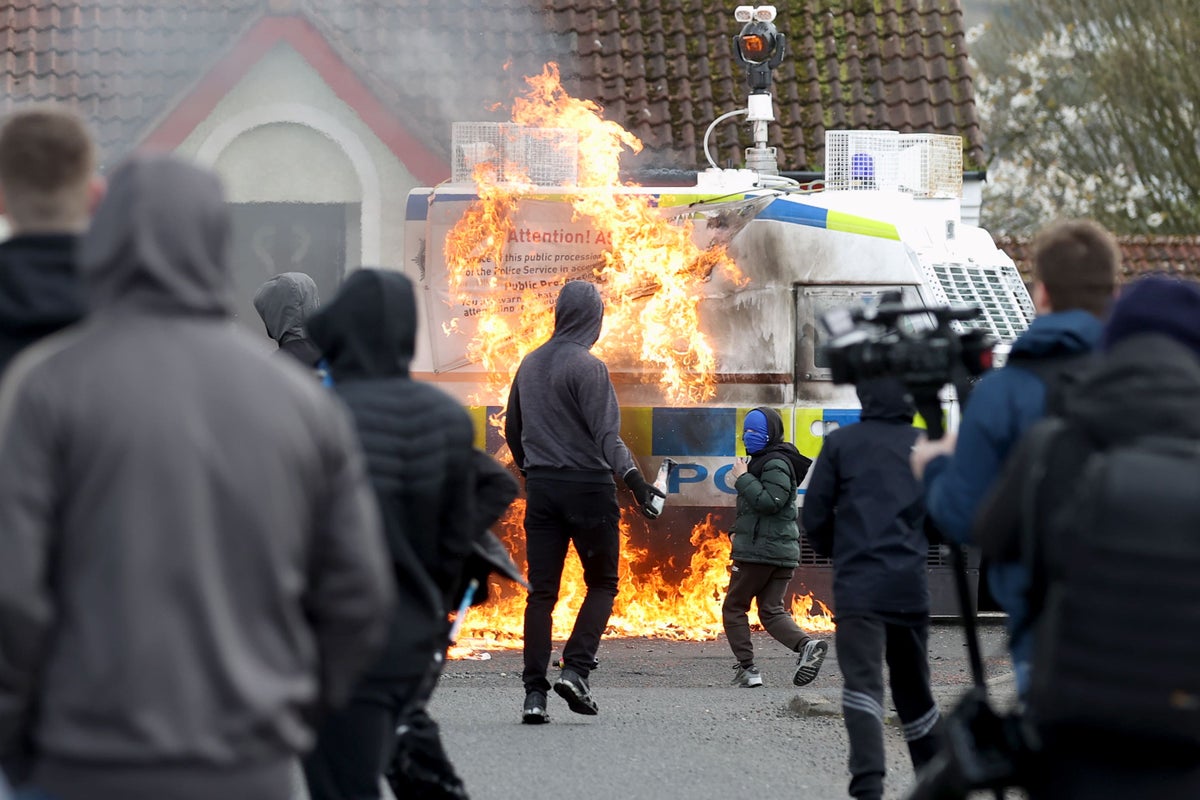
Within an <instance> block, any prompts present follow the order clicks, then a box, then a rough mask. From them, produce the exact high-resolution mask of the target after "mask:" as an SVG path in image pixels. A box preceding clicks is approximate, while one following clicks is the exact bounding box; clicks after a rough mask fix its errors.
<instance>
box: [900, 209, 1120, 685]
mask: <svg viewBox="0 0 1200 800" xmlns="http://www.w3.org/2000/svg"><path fill="white" fill-rule="evenodd" d="M1120 264H1121V251H1120V249H1119V247H1118V245H1117V242H1116V240H1115V239H1114V238H1113V236H1112V234H1111V233H1109V232H1108V231H1107V230H1105V229H1104V228H1103V227H1102V226H1100V225H1099V224H1097V223H1095V222H1093V221H1090V220H1071V221H1066V222H1059V223H1055V224H1053V225H1051V226H1049V227H1048V228H1046V229H1044V230H1043V231H1042V232H1041V233H1039V234H1038V236H1037V238H1036V239H1035V240H1034V245H1033V270H1034V278H1035V282H1034V285H1033V304H1034V307H1035V309H1036V311H1037V314H1038V316H1037V318H1036V319H1035V320H1034V321H1033V322H1032V323H1031V324H1030V326H1029V328H1028V329H1026V331H1025V332H1024V333H1023V334H1021V336H1019V337H1018V338H1017V340H1016V341H1015V342H1013V345H1012V349H1011V351H1010V353H1009V358H1008V363H1007V364H1006V365H1005V366H1004V368H1003V369H999V370H996V371H993V372H990V373H988V374H986V375H984V376H983V378H982V379H981V380H980V381H979V383H978V384H977V385H976V387H975V389H974V391H973V392H972V393H971V396H970V400H969V402H968V403H967V405H966V407H965V408H964V409H963V415H962V420H961V422H960V424H959V426H958V431H957V436H956V435H955V434H953V433H951V434H947V435H946V436H945V437H943V438H942V439H939V440H937V441H922V442H918V443H917V445H916V446H915V447H914V448H913V452H912V456H911V464H912V469H913V474H915V475H916V476H917V477H918V478H921V479H923V480H924V484H925V504H926V507H927V509H928V511H929V515H930V516H931V517H932V519H933V522H934V524H935V525H936V527H937V528H938V529H939V530H940V531H941V533H942V535H943V536H945V537H946V538H948V539H950V540H953V541H955V542H958V543H960V544H970V543H971V531H972V527H973V525H974V523H975V516H976V513H977V511H978V509H979V508H980V506H981V504H982V502H983V500H984V498H985V496H986V495H987V492H988V490H989V489H990V488H991V486H992V484H993V483H994V482H995V480H996V479H997V478H998V477H999V475H1000V472H1001V470H1002V468H1003V466H1004V462H1005V460H1006V459H1007V458H1008V455H1009V453H1010V452H1011V451H1012V449H1013V447H1014V446H1015V445H1016V443H1017V442H1018V441H1019V440H1020V439H1021V437H1022V435H1023V434H1024V433H1025V432H1026V431H1027V430H1028V429H1029V428H1030V427H1032V426H1033V424H1034V423H1035V422H1037V421H1038V420H1039V419H1041V418H1042V416H1043V415H1044V414H1045V413H1046V401H1047V383H1048V381H1049V382H1053V381H1054V378H1053V376H1054V374H1055V372H1056V369H1058V370H1060V371H1062V372H1065V371H1066V370H1067V368H1068V365H1069V364H1070V363H1071V362H1072V361H1074V362H1075V363H1080V359H1081V358H1082V357H1084V356H1086V355H1087V354H1088V353H1090V352H1091V351H1092V350H1094V349H1095V348H1096V346H1097V345H1098V344H1099V342H1100V336H1101V331H1102V326H1103V323H1102V321H1101V320H1102V319H1103V318H1104V317H1105V315H1106V314H1107V312H1108V309H1109V306H1110V305H1111V303H1112V300H1113V296H1114V294H1115V292H1116V285H1117V273H1118V270H1119V268H1120ZM1051 388H1053V387H1051ZM1028 577H1029V576H1028V574H1027V572H1026V570H1025V568H1024V566H1023V565H1021V564H1019V563H1006V562H995V563H991V564H990V565H989V566H988V569H987V579H988V585H989V586H990V587H991V592H992V596H993V597H994V598H995V600H996V602H997V603H998V604H999V605H1000V607H1001V609H1002V610H1003V611H1005V612H1006V613H1007V614H1008V631H1009V651H1010V653H1011V655H1012V659H1013V669H1014V672H1015V675H1016V681H1017V691H1018V693H1019V694H1021V695H1024V692H1025V690H1026V689H1027V688H1028V684H1029V680H1028V679H1029V664H1030V660H1031V658H1032V647H1033V642H1032V637H1031V635H1030V631H1029V628H1028V609H1027V608H1026V603H1025V599H1024V598H1025V593H1026V588H1027V586H1028V582H1029V581H1028Z"/></svg>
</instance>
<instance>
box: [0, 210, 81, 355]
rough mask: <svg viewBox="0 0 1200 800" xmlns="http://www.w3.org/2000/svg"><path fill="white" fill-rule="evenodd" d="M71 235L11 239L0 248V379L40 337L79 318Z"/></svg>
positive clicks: (78, 288)
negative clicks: (21, 352)
mask: <svg viewBox="0 0 1200 800" xmlns="http://www.w3.org/2000/svg"><path fill="white" fill-rule="evenodd" d="M78 242H79V237H78V236H75V235H74V234H67V233H61V234H31V235H24V236H14V237H13V238H11V239H9V240H8V241H6V242H4V243H2V244H0V374H3V373H4V370H5V368H6V367H7V366H8V362H9V361H11V360H12V359H13V357H14V356H16V354H17V353H18V352H20V351H21V350H23V349H24V348H25V347H27V346H28V345H30V344H33V343H34V342H36V341H37V340H38V339H41V338H42V337H43V336H48V335H50V334H51V333H54V332H55V331H57V330H59V329H60V328H65V327H66V326H67V325H70V324H71V323H73V322H75V321H76V320H78V319H79V318H80V317H82V316H83V311H84V303H83V284H82V282H81V281H80V280H79V277H78V275H77V272H76V269H75V251H76V248H77V246H78Z"/></svg>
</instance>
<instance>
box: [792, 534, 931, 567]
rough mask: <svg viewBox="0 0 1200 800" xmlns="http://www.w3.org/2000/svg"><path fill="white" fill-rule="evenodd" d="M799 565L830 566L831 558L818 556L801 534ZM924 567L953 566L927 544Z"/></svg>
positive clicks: (831, 564) (831, 563)
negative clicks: (927, 549) (927, 550)
mask: <svg viewBox="0 0 1200 800" xmlns="http://www.w3.org/2000/svg"><path fill="white" fill-rule="evenodd" d="M800 566H802V567H832V566H833V559H831V558H827V557H826V556H819V555H817V552H816V551H815V550H813V549H812V547H811V546H810V545H809V543H808V540H807V539H806V538H804V537H803V536H801V537H800ZM925 566H926V567H950V566H953V564H952V562H951V561H950V559H949V557H947V556H945V555H943V554H942V549H941V548H940V547H939V546H938V545H936V544H931V545H929V552H928V553H926V554H925Z"/></svg>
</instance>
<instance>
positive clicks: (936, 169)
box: [897, 133, 963, 198]
mask: <svg viewBox="0 0 1200 800" xmlns="http://www.w3.org/2000/svg"><path fill="white" fill-rule="evenodd" d="M899 159H900V164H899V169H898V176H897V177H898V180H899V183H900V189H901V190H903V191H906V192H911V193H912V194H913V195H914V196H916V197H942V198H953V197H962V185H963V158H962V137H961V136H949V135H946V134H941V133H904V134H901V135H900V152H899Z"/></svg>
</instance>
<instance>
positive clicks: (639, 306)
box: [444, 64, 741, 404]
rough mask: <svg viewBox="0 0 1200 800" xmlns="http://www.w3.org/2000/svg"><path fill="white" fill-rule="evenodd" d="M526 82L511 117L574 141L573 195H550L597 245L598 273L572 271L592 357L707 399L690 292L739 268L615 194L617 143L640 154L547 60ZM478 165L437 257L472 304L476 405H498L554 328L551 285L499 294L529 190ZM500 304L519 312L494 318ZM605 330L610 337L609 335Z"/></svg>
mask: <svg viewBox="0 0 1200 800" xmlns="http://www.w3.org/2000/svg"><path fill="white" fill-rule="evenodd" d="M526 82H527V83H528V84H529V87H530V89H529V92H528V93H527V94H526V95H525V96H524V97H520V98H517V99H516V101H515V102H514V104H513V121H514V122H515V123H517V124H518V125H521V126H527V127H529V128H535V127H536V128H554V129H567V130H571V131H574V132H575V134H576V135H577V137H578V152H577V154H575V153H572V156H575V155H577V162H576V166H577V188H573V189H570V190H569V192H568V193H567V194H566V195H559V196H558V197H559V199H560V200H561V201H562V202H566V203H570V206H571V208H572V209H573V216H572V221H573V222H574V223H577V227H578V228H580V229H583V228H587V229H588V230H589V233H590V234H594V241H597V242H600V243H602V245H603V250H602V252H600V253H599V254H597V259H596V261H597V263H598V266H596V267H594V268H593V269H591V270H590V275H584V276H581V277H588V278H590V279H591V280H593V281H595V282H596V283H597V284H598V285H599V287H600V290H601V293H602V295H603V296H604V300H605V318H604V329H603V330H602V331H601V335H600V340H599V342H597V344H596V347H595V352H596V354H597V355H598V356H600V357H601V358H603V359H605V360H606V361H609V362H610V363H612V362H614V361H615V362H617V363H620V364H622V365H625V366H629V367H633V366H635V365H641V368H642V369H645V370H647V371H648V372H649V373H651V374H654V375H655V376H656V378H657V381H658V383H659V385H660V387H661V388H662V390H663V393H664V396H665V398H666V400H667V401H668V402H671V403H675V404H682V403H698V402H702V401H704V400H707V399H710V398H711V397H713V395H714V394H715V392H716V380H715V374H716V357H715V354H714V352H713V349H712V347H711V346H710V345H709V343H708V341H707V339H706V337H705V336H704V334H703V333H702V332H701V330H700V315H699V302H700V299H701V297H700V288H701V286H702V284H703V283H704V282H705V281H706V280H708V278H709V276H710V275H711V274H712V272H713V270H715V269H720V270H722V271H723V273H724V274H726V275H728V277H729V278H730V279H731V280H734V281H739V280H741V274H740V272H738V269H737V267H736V266H735V265H734V263H733V260H732V259H731V258H730V257H729V255H728V253H727V252H726V251H725V248H724V247H722V246H718V247H713V248H710V249H708V250H704V249H701V248H700V247H699V246H698V245H697V244H696V243H695V242H694V241H693V238H692V237H693V224H692V222H691V220H689V219H686V218H685V219H683V220H672V219H671V218H670V217H668V216H667V215H665V214H664V213H663V212H662V211H660V210H659V209H658V208H657V207H656V200H655V199H654V197H653V196H652V195H650V194H646V193H637V192H633V191H628V190H627V189H625V190H623V189H622V188H621V186H620V170H619V162H620V156H621V153H622V151H623V150H624V149H626V148H628V149H630V150H632V151H633V152H635V153H636V152H638V151H640V150H641V148H642V144H641V142H640V141H639V140H638V138H637V137H636V136H634V135H633V134H631V133H629V132H628V131H626V130H625V129H624V128H622V127H621V126H620V125H618V124H617V123H615V122H612V121H609V120H605V119H603V118H602V117H601V115H600V107H599V106H597V105H596V104H595V103H593V102H591V101H588V100H580V99H577V98H572V97H570V96H569V95H568V94H567V93H566V91H565V90H564V89H563V88H562V85H561V82H560V80H559V72H558V66H557V65H555V64H548V65H547V66H546V68H545V70H544V71H543V72H542V74H541V75H537V76H534V77H530V78H526ZM487 166H489V165H482V167H481V168H476V170H475V172H474V178H475V182H476V190H477V194H478V195H479V200H478V202H476V203H473V204H472V206H471V208H469V209H468V211H467V212H466V213H465V214H464V215H463V216H462V217H461V218H460V219H459V220H458V222H457V223H456V224H455V225H454V227H453V229H452V230H451V231H450V233H449V235H448V236H447V238H446V243H445V250H444V254H445V259H446V267H447V270H448V272H449V275H450V292H451V296H452V297H453V299H454V300H455V301H457V302H460V303H464V304H465V303H468V302H470V303H473V304H474V305H475V308H476V309H478V313H477V314H476V315H475V318H476V319H477V327H476V330H475V332H474V335H473V338H472V339H471V341H470V342H469V343H468V345H467V357H468V359H470V360H471V361H472V362H474V363H476V364H480V365H482V366H483V367H485V368H486V369H487V371H488V374H489V376H491V379H490V385H489V390H490V392H491V393H492V395H493V396H492V397H491V398H477V399H479V400H480V401H487V400H489V399H490V400H491V402H498V403H501V404H502V403H503V402H504V400H505V398H506V397H507V394H508V388H509V386H510V385H511V380H512V376H513V375H514V374H515V373H516V369H517V366H518V365H519V364H520V362H521V359H522V358H523V357H524V356H525V355H526V354H527V353H528V352H529V351H530V350H532V349H533V348H535V347H537V346H538V345H540V344H541V343H542V342H544V341H546V339H548V338H549V337H550V334H551V333H552V332H553V330H554V315H553V302H554V299H555V296H556V294H557V287H558V285H559V284H558V281H557V280H551V281H549V284H550V286H548V287H542V289H541V291H537V290H533V289H525V290H524V291H523V293H522V294H521V295H520V301H519V303H513V302H511V299H505V298H503V297H502V292H501V291H500V290H501V289H502V288H504V287H502V281H501V278H500V274H501V272H502V267H503V266H504V265H505V264H506V260H505V257H506V255H507V253H508V251H509V246H510V244H511V240H512V238H513V235H514V233H515V229H516V221H515V220H516V215H517V213H518V210H519V208H520V206H521V201H522V199H525V198H528V197H530V195H532V193H533V190H534V188H535V187H533V186H532V185H531V184H529V183H527V182H525V183H522V182H518V183H513V182H512V178H511V174H510V173H511V172H512V170H511V169H510V168H509V167H511V166H512V165H507V164H506V177H508V178H509V182H508V183H505V184H500V183H498V182H496V180H495V177H496V176H495V172H494V169H488V168H487ZM566 271H567V270H564V271H563V272H564V273H565V272H566ZM484 276H486V277H484ZM555 277H556V278H558V279H560V280H561V277H562V276H555ZM506 302H507V303H508V306H509V307H510V308H513V307H516V308H519V311H517V310H514V311H510V312H509V313H504V310H503V307H504V305H505V303H506ZM611 331H619V332H620V335H618V336H611V335H608V334H609V332H611Z"/></svg>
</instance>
